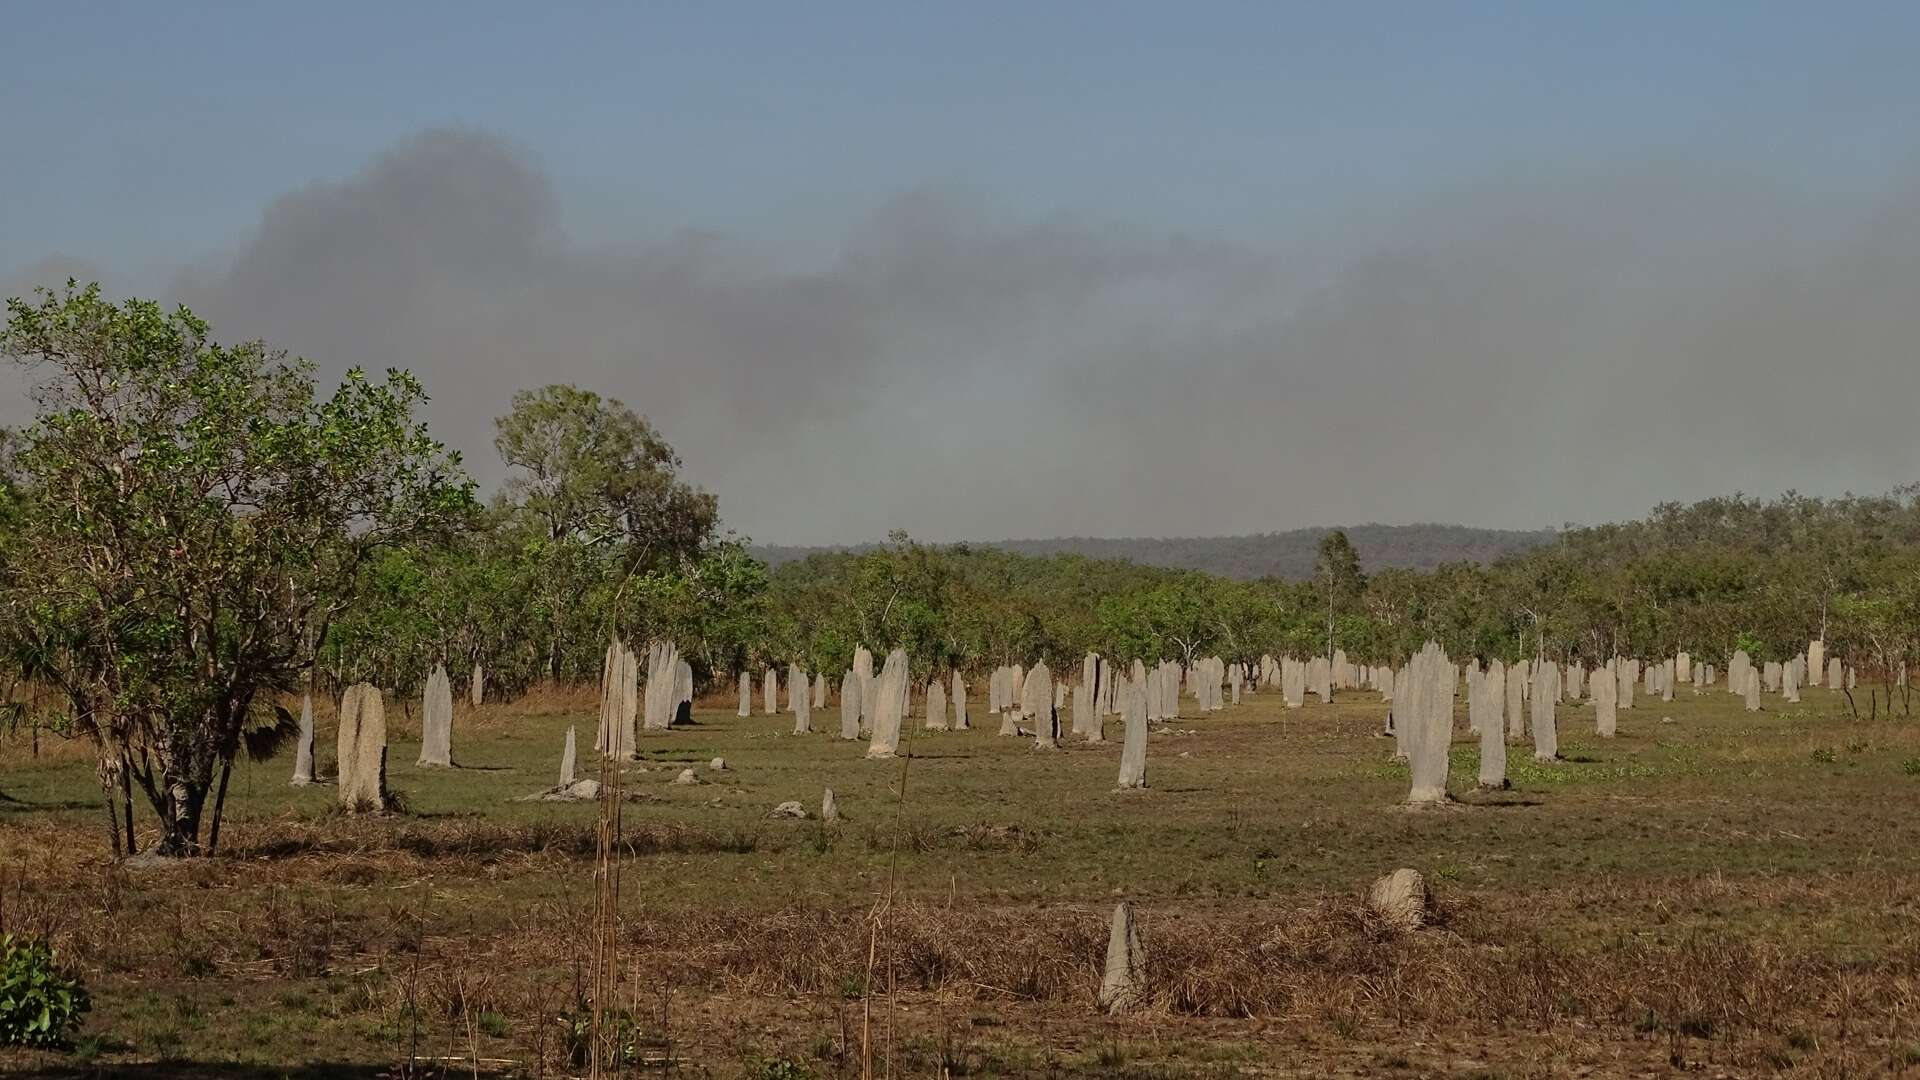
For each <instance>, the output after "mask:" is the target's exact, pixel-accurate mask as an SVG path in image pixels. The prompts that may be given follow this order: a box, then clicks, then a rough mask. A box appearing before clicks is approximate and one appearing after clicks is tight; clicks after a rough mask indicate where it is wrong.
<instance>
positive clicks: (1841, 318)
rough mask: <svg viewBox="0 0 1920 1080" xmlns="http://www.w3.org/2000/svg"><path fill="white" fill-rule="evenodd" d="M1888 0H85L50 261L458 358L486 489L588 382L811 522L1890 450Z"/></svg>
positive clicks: (36, 106) (41, 205) (364, 342)
mask: <svg viewBox="0 0 1920 1080" xmlns="http://www.w3.org/2000/svg"><path fill="white" fill-rule="evenodd" d="M1848 10H1849V17H1848V18H1845V19H1836V18H1832V17H1831V15H1830V13H1822V12H1821V11H1818V10H1815V9H1811V8H1808V9H1804V10H1800V9H1794V8H1788V7H1782V8H1764V7H1761V6H1759V5H1749V4H1731V3H1729V4H1697V5H1687V6H1685V7H1684V8H1677V9H1670V8H1668V7H1665V6H1660V5H1609V6H1607V7H1606V8H1604V9H1599V8H1586V7H1579V6H1566V7H1560V6H1557V5H1552V6H1549V5H1530V4H1525V5H1522V4H1516V5H1448V6H1445V7H1444V8H1443V7H1442V6H1440V5H1435V6H1431V7H1421V8H1408V9H1397V8H1388V7H1385V6H1382V7H1377V8H1366V7H1354V8H1344V9H1340V10H1337V11H1336V10H1329V9H1323V8H1319V7H1313V6H1303V7H1281V6H1278V5H1276V6H1273V7H1262V8H1254V9H1245V8H1208V9H1204V13H1202V9H1193V8H1183V9H1180V10H1178V11H1175V10H1172V9H1157V8H1153V7H1150V6H1131V5H1098V6H1076V7H1068V6H1060V7H1048V8H1045V9H1040V10H1033V9H1030V8H1027V7H1023V6H1018V5H968V6H967V7H965V8H964V9H962V8H955V9H951V10H945V11H932V10H922V9H914V10H908V9H902V8H896V7H892V6H888V5H837V6H834V7H832V8H831V9H826V10H820V11H817V12H809V13H808V17H807V18H805V19H801V18H799V17H797V16H796V15H795V14H794V13H793V12H792V11H791V10H783V9H780V8H772V7H769V8H760V9H749V8H735V9H732V10H731V12H730V13H721V12H717V11H713V10H700V11H650V12H640V11H635V10H629V9H626V8H607V9H600V10H592V11H588V10H585V9H582V10H576V11H575V12H572V13H561V14H554V13H544V12H536V11H533V10H529V9H521V8H516V7H512V6H508V5H498V6H485V5H475V6H472V7H461V8H444V9H434V8H430V7H426V6H418V7H414V6H409V7H407V8H405V9H402V10H399V11H397V12H385V11H384V10H383V9H381V8H375V7H372V6H359V5H346V6H343V7H339V8H328V9H325V10H324V11H323V10H320V9H313V10H300V11H292V10H285V11H247V10H239V9H236V10H231V11H227V12H224V13H220V14H217V15H216V14H209V13H208V12H189V13H180V12H171V11H168V10H164V9H160V8H154V9H151V10H147V9H140V8H131V9H114V8H108V7H104V6H102V7H89V8H85V9H74V8H35V9H30V10H22V11H21V12H18V13H16V14H15V15H14V17H13V19H12V20H11V21H10V25H11V30H12V33H11V35H10V39H9V40H8V41H6V42H0V96H3V97H4V99H5V100H7V101H8V102H10V103H16V107H15V108H11V109H8V110H5V111H4V112H3V113H0V140H4V142H3V143H0V145H6V146H8V147H10V148H12V149H13V151H14V152H13V153H12V154H10V155H9V157H10V161H9V163H7V164H5V165H0V177H5V180H6V183H5V186H4V188H0V193H3V194H0V293H4V294H5V295H9V296H12V295H20V294H22V293H24V292H25V291H27V290H28V289H30V288H31V287H32V286H34V285H53V284H57V283H58V282H59V281H60V280H63V279H64V278H65V277H67V276H68V275H73V276H77V277H80V278H82V279H83V280H85V279H87V278H96V277H97V278H99V279H100V280H101V281H102V282H103V284H105V285H106V287H107V288H108V289H109V291H110V292H111V293H113V294H114V295H116V296H122V295H127V294H134V295H150V296H155V297H158V298H161V299H164V300H167V301H182V302H186V303H188V304H190V305H191V306H193V307H194V308H195V309H196V310H197V311H199V312H200V313H201V314H203V315H205V316H207V317H208V318H210V319H211V320H212V321H213V323H214V326H215V330H216V333H217V335H218V336H219V337H221V338H222V339H223V340H237V339H240V338H243V337H251V336H260V337H264V338H266V339H267V340H268V341H270V342H271V343H273V344H274V345H276V346H279V347H282V348H285V349H287V350H289V351H290V352H293V353H295V354H298V355H302V356H305V357H307V358H309V359H311V360H313V361H315V362H316V363H317V364H318V365H319V366H320V369H321V371H322V373H323V374H324V375H325V376H326V377H327V378H329V379H331V378H337V376H338V375H339V374H340V373H341V372H342V371H344V370H345V369H346V368H348V367H349V366H352V365H356V364H358V365H363V366H366V367H368V368H371V369H381V368H385V367H388V366H399V367H406V368H410V369H412V370H414V371H416V372H418V373H419V374H420V375H421V377H422V378H423V380H424V381H425V384H426V387H427V390H428V392H429V393H430V394H431V395H432V397H433V401H432V402H431V404H430V406H429V408H428V413H427V415H428V418H429V419H430V420H431V422H432V424H433V427H434V429H435V431H436V432H437V433H438V434H439V435H440V436H441V437H442V438H444V439H445V440H447V442H448V443H449V444H450V445H451V446H453V447H455V448H457V449H459V450H461V451H462V452H463V453H464V454H465V456H466V459H467V463H468V467H469V468H470V469H471V470H472V471H473V473H474V474H475V475H476V476H477V477H478V478H479V479H480V480H481V481H482V482H483V483H484V484H488V485H491V484H492V483H493V482H495V481H497V480H498V479H499V475H500V468H499V465H498V463H497V459H496V457H495V454H494V452H493V450H492V446H491V438H492V418H493V417H495V416H497V415H499V414H501V413H504V412H505V411H506V409H507V407H508V403H509V399H510V398H511V396H512V393H513V392H514V391H515V390H517V389H523V388H531V387H535V386H538V385H542V384H545V383H550V382H572V383H577V384H579V385H581V386H583V387H586V388H588V389H592V390H595V391H597V392H599V393H601V394H604V395H607V396H610V397H616V398H619V399H621V400H623V401H626V402H627V403H628V404H630V405H631V406H633V407H634V408H635V409H636V410H637V411H639V412H641V413H643V414H645V415H647V416H648V417H649V418H650V419H651V420H652V421H653V422H654V423H655V425H656V426H658V427H659V428H660V430H661V431H662V432H663V434H664V435H665V436H666V437H667V439H668V440H669V441H670V442H672V444H673V445H674V447H675V448H676V449H677V450H678V451H679V452H680V454H681V455H682V457H683V458H684V459H685V461H686V466H687V474H688V476H689V477H690V478H691V479H693V480H694V481H695V482H697V483H700V484H701V485H703V486H705V487H707V488H709V489H710V490H712V491H714V492H716V493H717V494H718V495H719V497H720V503H721V510H722V514H723V515H724V517H725V519H726V522H727V524H728V525H729V526H730V527H732V528H736V529H738V530H740V531H741V532H742V533H744V534H747V535H749V536H751V537H752V538H753V539H754V540H756V541H758V542H762V543H767V544H781V545H825V544H855V543H862V542H870V541H873V540H877V539H881V538H883V537H884V535H885V534H886V532H887V531H888V530H889V529H892V528H902V529H906V530H907V531H908V532H910V533H911V534H913V535H914V536H915V537H917V538H920V539H926V540H935V541H952V540H986V539H991V538H996V537H1000V538H1011V539H1026V538H1034V539H1039V538H1048V537H1057V536H1095V537H1181V536H1217V535H1235V534H1246V533H1261V532H1274V531H1284V530H1289V529H1294V528H1301V527H1309V526H1323V525H1339V524H1351V523H1359V522H1373V521H1378V522H1385V523H1393V524H1402V523H1415V522H1428V521H1432V522H1448V523H1459V524H1464V525H1471V526H1483V527H1491V528H1507V529H1540V528H1553V527H1558V526H1560V525H1562V524H1565V523H1568V522H1586V523H1591V522H1598V521H1604V520H1614V519H1620V518H1627V517H1635V516H1639V515H1641V514H1643V513H1644V512H1645V511H1646V510H1647V509H1648V508H1649V507H1651V506H1653V505H1654V504H1655V503H1657V502H1661V501H1665V500H1670V499H1677V500H1687V499H1694V498H1701V497H1706V496H1710V495H1717V494H1728V493H1731V492H1734V491H1736V490H1743V491H1746V492H1749V493H1755V494H1766V495H1771V494H1775V493H1778V492H1780V491H1783V490H1786V489H1797V490H1800V491H1803V492H1806V493H1809V494H1821V495H1837V494H1840V493H1842V492H1845V491H1860V492H1878V491H1884V490H1886V489H1889V488H1892V487H1894V486H1896V485H1898V484H1901V483H1905V482H1908V481H1910V480H1913V479H1916V478H1920V469H1916V465H1917V464H1920V455H1916V453H1915V451H1914V441H1913V440H1912V438H1911V437H1910V436H1909V435H1908V433H1907V432H1906V431H1905V427H1906V426H1907V425H1908V424H1910V423H1911V419H1910V417H1911V414H1912V412H1913V403H1914V402H1915V401H1916V400H1920V359H1917V358H1916V357H1915V355H1914V352H1915V349H1914V342H1915V341H1920V305H1916V303H1915V302H1914V298H1915V297H1916V296H1920V168H1916V163H1917V162H1920V157H1917V156H1916V150H1920V134H1917V133H1916V128H1915V125H1914V122H1913V121H1914V104H1915V103H1916V102H1920V70H1916V69H1915V67H1914V66H1913V65H1911V63H1910V62H1909V61H1908V58H1907V57H1906V56H1905V55H1904V54H1905V52H1906V43H1908V42H1911V41H1912V40H1915V37H1916V31H1920V9H1915V8H1911V7H1909V6H1901V5H1885V6H1868V5H1861V6H1857V7H1850V8H1849V9H1848ZM756 13H757V14H756ZM4 378H6V379H8V380H10V381H7V382H0V424H5V423H19V422H22V421H23V420H25V419H26V418H27V417H28V416H30V415H31V410H30V404H29V403H28V402H26V401H25V399H24V397H23V395H22V394H21V393H20V392H19V390H20V383H19V381H18V377H17V376H16V375H14V374H13V373H11V372H9V373H6V374H5V376H4Z"/></svg>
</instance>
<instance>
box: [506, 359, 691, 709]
mask: <svg viewBox="0 0 1920 1080" xmlns="http://www.w3.org/2000/svg"><path fill="white" fill-rule="evenodd" d="M494 426H495V429H496V432H497V433H496V435H495V438H494V442H493V444H494V447H495V449H497V450H498V451H499V452H500V458H501V460H502V461H504V462H505V463H506V465H507V467H508V470H509V477H508V480H507V484H506V488H505V490H504V491H503V492H502V499H503V500H504V502H505V504H506V506H507V508H508V509H510V510H512V511H514V512H517V513H518V514H520V515H522V516H524V517H526V518H528V519H530V520H532V521H534V522H537V523H538V525H539V532H540V536H539V537H538V539H537V540H536V541H534V542H532V543H530V544H529V545H528V546H527V548H526V550H527V552H528V554H529V556H530V557H532V558H534V559H535V560H537V562H538V563H539V565H540V568H541V573H540V575H539V579H540V580H541V581H542V582H544V583H545V589H544V591H543V595H542V596H541V598H540V599H541V603H540V607H541V608H542V609H543V610H544V612H545V614H546V617H547V631H548V635H549V641H548V674H549V675H550V676H552V677H554V678H559V677H560V675H561V673H562V658H563V656H564V655H565V653H566V651H567V650H568V648H569V647H571V646H572V645H573V644H575V643H576V642H577V641H579V640H581V639H583V638H592V639H593V640H594V641H596V642H598V640H599V636H600V633H601V632H602V631H603V630H604V629H605V627H603V626H597V625H595V626H588V625H584V624H583V620H581V619H579V618H578V617H577V613H578V610H579V605H578V604H577V600H578V598H579V597H580V596H581V595H583V594H585V593H588V592H590V591H592V590H594V589H596V588H598V587H600V586H603V585H606V584H607V583H609V582H610V581H613V580H615V579H617V578H618V577H620V576H622V575H642V574H646V573H649V572H652V571H656V570H660V569H663V568H667V567H672V566H674V565H676V564H678V563H680V562H681V561H682V560H697V559H698V558H699V557H700V554H701V552H702V550H703V549H704V548H705V546H706V545H707V544H708V543H710V542H711V541H712V539H713V534H714V529H715V526H716V524H717V523H718V521H719V509H718V503H717V502H716V501H715V499H714V497H713V496H712V495H709V494H707V493H706V492H704V491H701V490H699V489H698V488H695V487H693V486H691V485H689V484H687V483H686V482H685V481H683V480H681V479H680V478H679V469H680V458H679V457H678V456H677V455H675V454H674V452H673V447H671V446H669V445H667V441H666V440H665V439H663V438H661V436H660V434H659V432H657V431H655V430H654V428H653V425H651V424H649V423H648V422H647V421H646V419H645V418H644V417H641V416H638V415H636V414H635V413H634V411H633V410H632V409H629V408H628V407H627V406H625V405H623V404H621V403H620V402H618V401H615V400H612V399H610V398H602V397H600V395H598V394H595V393H593V392H591V391H588V390H581V389H579V388H577V387H573V386H546V387H542V388H540V389H538V390H523V391H521V392H519V393H517V394H515V395H514V396H513V408H512V410H511V411H510V412H509V413H508V414H507V415H506V416H503V417H500V418H499V419H498V420H496V421H494Z"/></svg>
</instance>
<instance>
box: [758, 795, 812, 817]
mask: <svg viewBox="0 0 1920 1080" xmlns="http://www.w3.org/2000/svg"><path fill="white" fill-rule="evenodd" d="M767 816H768V817H779V818H804V817H806V816H807V808H806V807H804V806H801V805H800V800H798V799H789V800H787V801H786V802H783V803H781V804H780V805H779V806H776V807H774V808H773V813H771V814H768V815H767Z"/></svg>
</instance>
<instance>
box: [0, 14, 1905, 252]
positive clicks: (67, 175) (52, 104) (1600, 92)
mask: <svg viewBox="0 0 1920 1080" xmlns="http://www.w3.org/2000/svg"><path fill="white" fill-rule="evenodd" d="M553 7H554V10H552V11H548V10H547V6H546V5H526V4H487V3H478V4H379V5H368V4H352V3H345V4H327V5H284V4H222V5H210V4H180V5H159V4H105V3H100V4H69V5H29V6H23V7H20V8H17V9H15V10H14V11H13V12H11V13H10V14H9V18H8V25H9V28H10V30H9V34H8V40H7V41H5V42H0V100H4V101H6V102H8V103H9V104H8V107H7V108H6V109H5V110H4V115H3V117H0V133H4V136H5V138H4V143H3V144H4V145H6V146H8V147H10V148H12V151H11V153H9V154H8V155H7V156H8V157H11V158H13V159H14V164H13V165H11V166H8V167H6V168H5V173H4V175H5V176H6V198H5V201H4V207H0V260H3V261H0V271H5V270H17V269H19V267H20V266H22V265H24V264H26V263H30V262H32V261H34V260H37V259H39V258H42V257H45V256H48V255H52V254H67V255H72V256H77V257H80V258H85V259H89V260H93V261H97V262H102V263H108V264H115V265H121V266H124V267H127V268H134V267H148V268H151V267H159V266H164V265H168V264H171V263H174V262H177V261H179V260H180V259H181V258H182V257H183V256H198V255H200V254H203V253H205V252H207V251H209V250H217V249H219V248H221V247H222V246H224V245H226V244H228V243H231V242H232V241H233V240H234V239H235V237H236V236H237V235H238V234H239V233H240V232H241V231H242V230H244V229H245V228H246V227H247V226H249V225H250V224H251V223H252V222H253V220H254V218H255V217H256V216H257V214H258V212H259V210H260V208H261V207H262V205H263V204H264V203H265V202H266V201H268V200H269V199H271V198H272V197H273V196H275V195H277V194H279V193H281V192H284V191H287V190H289V189H292V188H295V187H298V186H299V185H302V184H305V183H308V182H310V181H314V180H330V179H336V178H339V177H341V176H343V175H345V174H347V173H349V172H351V171H352V169H353V168H355V167H357V165H358V164H359V163H360V162H362V161H364V160H365V159H366V158H367V157H369V156H370V155H372V154H374V153H375V152H377V151H379V150H381V149H382V148H384V147H386V146H388V145H390V144H392V143H393V142H394V141H395V140H397V139H400V138H402V137H404V136H405V135H407V134H409V133H411V132H414V131H417V130H419V129H421V128H425V127H430V126H438V125H446V124H459V125H470V126H475V127H478V128H481V129H484V130H487V131H491V132H495V133H499V134H502V135H504V136H506V137H507V138H509V139H511V140H513V141H515V142H516V143H518V144H520V145H521V146H523V147H525V148H526V149H527V150H528V151H530V152H531V153H532V154H533V155H534V156H535V157H537V159H538V160H539V161H540V162H541V164H542V165H543V166H544V167H545V168H546V169H547V170H549V171H550V173H551V174H552V176H553V178H554V181H555V184H556V186H557V189H558V191H559V193H560V195H561V197H562V202H563V205H564V206H565V207H566V211H567V223H568V226H569V229H570V231H571V232H573V233H574V234H575V235H576V236H577V237H578V238H579V239H581V240H583V241H591V240H594V239H595V238H597V237H606V238H610V239H614V240H620V239H626V238H632V237H649V236H655V235H658V234H660V233H662V232H667V231H671V230H674V229H680V228H700V229H716V230H727V231H736V230H737V231H749V232H752V233H754V234H755V235H757V236H759V237H762V238H764V240H765V241H766V242H768V243H772V244H789V243H791V244H796V245H800V247H799V248H798V250H800V251H802V252H806V251H811V250H813V247H812V246H813V245H817V244H820V243H823V242H830V241H829V240H828V238H830V237H831V236H832V235H834V234H835V233H837V231H838V229H839V227H840V226H841V225H842V224H844V222H845V221H846V220H848V219H849V218H851V217H853V216H855V215H857V214H858V213H859V212H860V211H861V210H862V209H864V208H865V207H866V206H869V205H871V204H872V203H873V202H875V201H876V200H879V199H881V198H884V197H886V196H887V195H889V194H891V193H893V192H895V191H898V190H901V189H903V188H909V187H913V186H915V185H921V184H929V183H932V184H939V185H949V186H957V187H964V188H973V189H979V190H981V191H983V192H986V193H988V194H989V195H990V196H991V197H992V198H993V199H994V200H996V201H997V202H1001V203H1003V204H1005V205H1007V206H1010V207H1013V208H1017V209H1021V210H1026V211H1032V212H1037V213H1058V212H1068V213H1076V214H1087V215H1093V216H1111V217H1117V218H1123V219H1126V220H1129V221H1134V222H1148V223H1153V224H1159V225H1166V226H1168V227H1172V228H1179V229H1191V230H1197V231H1201V232H1219V233H1229V234H1245V233H1249V232H1250V233H1252V234H1254V235H1272V236H1278V237H1285V236H1287V235H1290V234H1291V233H1292V232H1293V231H1294V230H1296V229H1299V228H1302V227H1308V226H1310V225H1311V224H1312V223H1313V222H1315V221H1316V220H1324V219H1325V218H1327V217H1328V216H1333V217H1336V218H1345V217H1348V216H1353V217H1365V216H1366V215H1367V214H1368V213H1369V212H1372V211H1378V210H1379V209H1381V208H1382V207H1385V206H1392V205H1394V204H1396V203H1398V202H1400V201H1402V200H1405V199H1408V198H1416V197H1419V196H1422V195H1424V194H1426V193H1428V192H1430V191H1433V190H1434V189H1436V188H1443V187H1446V186H1448V185H1453V184H1466V183H1471V182H1473V181H1475V180H1477V179H1478V178H1480V177H1483V176H1486V175H1499V174H1503V173H1508V172H1511V171H1514V170H1529V169H1536V168H1541V167H1552V168H1566V167H1580V166H1583V165H1590V164H1597V165H1604V164H1605V163H1606V162H1608V161H1609V160H1613V159H1617V158H1619V157H1621V156H1622V155H1628V156H1641V155H1649V154H1653V155H1671V156H1676V157H1695V156H1698V157H1706V158H1710V159H1711V160H1714V161H1716V162H1719V163H1721V164H1723V165H1724V166H1725V167H1728V168H1732V169H1754V170H1761V171H1765V172H1768V173H1770V174H1772V175H1774V176H1777V177H1778V178H1779V179H1780V180H1781V181H1782V182H1785V183H1790V184H1795V185H1805V186H1807V187H1809V188H1811V189H1816V190H1832V191H1836V192H1849V191H1855V190H1859V189H1862V188H1864V189H1872V188H1874V187H1876V186H1877V185H1879V184H1881V183H1883V182H1884V181H1885V179H1886V176H1887V174H1888V172H1889V170H1890V169H1893V168H1897V167H1903V166H1905V165H1907V164H1909V155H1910V154H1911V150H1912V146H1911V143H1912V134H1913V131H1914V125H1915V122H1916V120H1920V115H1917V109H1916V106H1917V105H1920V65H1913V64H1911V63H1910V62H1909V56H1908V54H1909V51H1910V46H1911V43H1912V42H1913V41H1914V40H1920V7H1916V6H1915V5H1837V6H1831V7H1829V6H1820V5H1809V4H1759V3H1736V4H1707V3H1685V4H1671V3H1666V4H1616V3H1608V4H1513V5H1486V4H1445V3H1437V4H1305V5H1301V4H1224V5H1187V4H1181V5H1173V4H1127V3H1104V4H1080V5H1074V4H1025V3H1022V4H987V3H979V4H975V3H969V4H964V5H962V4H954V5H928V4H895V3H885V4H819V5H788V4H778V5H742V4H732V5H727V4H718V5H629V4H617V5H585V6H583V5H554V6H553Z"/></svg>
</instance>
